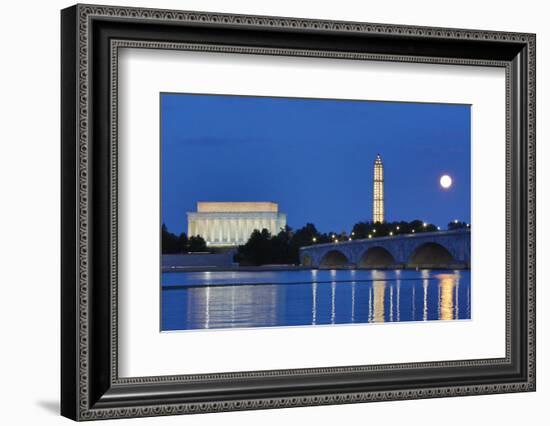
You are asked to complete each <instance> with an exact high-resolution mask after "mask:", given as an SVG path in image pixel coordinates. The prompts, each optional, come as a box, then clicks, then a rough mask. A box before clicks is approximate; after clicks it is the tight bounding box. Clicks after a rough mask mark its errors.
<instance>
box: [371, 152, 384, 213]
mask: <svg viewBox="0 0 550 426" xmlns="http://www.w3.org/2000/svg"><path fill="white" fill-rule="evenodd" d="M373 181H374V188H373V193H372V221H373V222H374V223H376V222H380V223H382V222H384V165H383V164H382V158H381V157H380V154H376V159H375V160H374V177H373Z"/></svg>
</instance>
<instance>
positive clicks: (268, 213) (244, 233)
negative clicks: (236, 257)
mask: <svg viewBox="0 0 550 426" xmlns="http://www.w3.org/2000/svg"><path fill="white" fill-rule="evenodd" d="M285 226H286V214H284V213H280V212H279V206H278V205H277V203H271V202H198V203H197V211H196V212H188V213H187V235H188V236H196V235H200V236H201V237H202V238H203V239H204V240H205V241H206V243H207V245H208V246H212V247H231V246H238V245H241V244H245V243H246V242H247V241H248V239H249V238H250V234H252V232H253V231H254V230H255V229H257V230H260V231H261V230H262V229H267V230H268V231H269V232H270V233H271V234H278V233H279V231H280V230H281V228H284V227H285Z"/></svg>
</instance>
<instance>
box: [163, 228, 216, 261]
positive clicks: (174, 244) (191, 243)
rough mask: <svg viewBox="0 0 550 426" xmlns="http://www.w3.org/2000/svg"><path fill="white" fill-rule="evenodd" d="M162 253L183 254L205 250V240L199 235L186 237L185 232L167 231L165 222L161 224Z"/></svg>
mask: <svg viewBox="0 0 550 426" xmlns="http://www.w3.org/2000/svg"><path fill="white" fill-rule="evenodd" d="M161 241H162V254H183V253H191V252H201V251H202V252H204V251H207V250H208V249H207V247H206V241H204V239H203V238H202V237H201V236H200V235H197V236H192V237H191V238H187V235H186V234H185V232H182V233H181V234H179V235H176V234H173V233H171V232H170V231H168V228H166V225H165V224H162V240H161Z"/></svg>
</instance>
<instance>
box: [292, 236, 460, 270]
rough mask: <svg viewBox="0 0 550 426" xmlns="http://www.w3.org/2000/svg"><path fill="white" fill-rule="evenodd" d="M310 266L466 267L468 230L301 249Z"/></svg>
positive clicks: (301, 259)
mask: <svg viewBox="0 0 550 426" xmlns="http://www.w3.org/2000/svg"><path fill="white" fill-rule="evenodd" d="M300 263H301V264H302V265H303V266H309V267H312V268H372V269H375V268H445V269H447V268H450V269H455V268H469V267H470V229H457V230H452V231H437V232H422V233H418V234H403V235H395V236H388V237H380V238H368V239H361V240H352V241H345V242H338V243H328V244H316V245H312V246H307V247H301V248H300Z"/></svg>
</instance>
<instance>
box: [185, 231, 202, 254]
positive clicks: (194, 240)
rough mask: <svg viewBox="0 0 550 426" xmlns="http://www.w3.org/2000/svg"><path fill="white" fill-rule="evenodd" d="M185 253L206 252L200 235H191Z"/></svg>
mask: <svg viewBox="0 0 550 426" xmlns="http://www.w3.org/2000/svg"><path fill="white" fill-rule="evenodd" d="M187 251H189V252H199V251H207V247H206V241H204V238H202V237H201V236H200V235H193V236H191V238H189V241H188V245H187Z"/></svg>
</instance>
